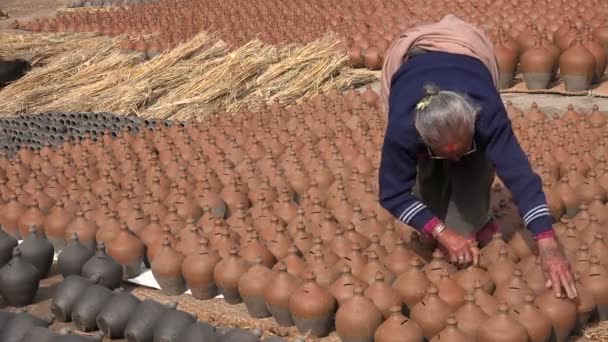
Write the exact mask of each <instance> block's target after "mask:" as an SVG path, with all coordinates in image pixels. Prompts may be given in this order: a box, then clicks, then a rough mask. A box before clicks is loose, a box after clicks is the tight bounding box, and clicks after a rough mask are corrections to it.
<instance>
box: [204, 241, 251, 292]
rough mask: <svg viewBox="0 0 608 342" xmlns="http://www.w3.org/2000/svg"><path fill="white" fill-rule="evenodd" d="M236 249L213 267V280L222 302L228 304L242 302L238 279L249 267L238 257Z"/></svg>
mask: <svg viewBox="0 0 608 342" xmlns="http://www.w3.org/2000/svg"><path fill="white" fill-rule="evenodd" d="M238 253H239V250H238V248H236V247H232V248H231V249H230V254H229V255H228V256H227V257H226V258H223V259H222V260H221V261H220V262H218V263H217V264H216V265H215V268H214V269H213V278H214V279H215V283H216V284H217V287H218V288H219V289H220V292H221V293H222V294H223V295H224V300H225V301H226V302H227V303H229V304H238V303H240V302H242V299H241V296H240V295H239V290H238V283H239V279H240V278H241V276H242V275H243V274H245V272H247V270H248V269H249V267H250V264H249V263H248V262H247V261H246V260H245V259H243V258H241V257H240V256H239V255H238Z"/></svg>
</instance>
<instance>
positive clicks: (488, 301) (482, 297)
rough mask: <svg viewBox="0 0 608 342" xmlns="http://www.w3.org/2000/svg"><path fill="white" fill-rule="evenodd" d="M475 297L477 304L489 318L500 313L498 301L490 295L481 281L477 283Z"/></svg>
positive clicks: (474, 291)
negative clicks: (497, 312)
mask: <svg viewBox="0 0 608 342" xmlns="http://www.w3.org/2000/svg"><path fill="white" fill-rule="evenodd" d="M473 296H474V297H475V303H477V305H479V307H480V308H481V309H482V310H483V311H484V312H485V313H486V314H487V315H488V316H492V315H494V314H495V313H496V311H498V300H496V298H494V297H493V296H492V295H490V294H488V293H487V292H486V291H485V290H484V289H483V286H482V285H481V282H479V281H477V282H475V289H474V290H473Z"/></svg>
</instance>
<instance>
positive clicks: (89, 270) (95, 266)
mask: <svg viewBox="0 0 608 342" xmlns="http://www.w3.org/2000/svg"><path fill="white" fill-rule="evenodd" d="M81 275H82V276H83V277H86V278H91V277H98V278H99V285H102V286H105V287H107V288H109V289H115V288H117V287H119V286H120V283H121V281H122V266H120V264H119V263H117V262H116V261H115V260H114V259H112V258H111V257H110V256H109V255H107V254H106V245H105V244H104V243H103V242H99V243H97V250H96V251H95V254H94V255H93V256H92V257H91V258H90V259H89V260H87V262H85V263H84V265H82V271H81Z"/></svg>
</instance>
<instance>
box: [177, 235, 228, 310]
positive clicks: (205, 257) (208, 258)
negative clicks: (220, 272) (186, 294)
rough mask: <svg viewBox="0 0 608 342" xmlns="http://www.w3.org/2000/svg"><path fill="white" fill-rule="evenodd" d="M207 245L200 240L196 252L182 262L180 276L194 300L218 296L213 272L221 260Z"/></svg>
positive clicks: (207, 242) (206, 241)
mask: <svg viewBox="0 0 608 342" xmlns="http://www.w3.org/2000/svg"><path fill="white" fill-rule="evenodd" d="M208 245H209V241H208V240H207V239H206V238H202V239H201V241H200V246H199V248H198V251H195V252H193V253H190V254H188V255H186V258H185V259H184V261H183V262H182V275H183V276H184V279H185V280H186V284H187V285H188V288H189V289H190V291H191V292H192V297H194V298H196V299H211V298H214V297H216V296H217V295H218V294H219V290H218V288H217V286H216V285H215V279H214V278H213V270H214V269H215V265H217V263H218V262H220V260H222V259H221V258H220V256H219V255H218V254H217V253H216V252H214V251H213V250H211V249H210V248H209V246H208Z"/></svg>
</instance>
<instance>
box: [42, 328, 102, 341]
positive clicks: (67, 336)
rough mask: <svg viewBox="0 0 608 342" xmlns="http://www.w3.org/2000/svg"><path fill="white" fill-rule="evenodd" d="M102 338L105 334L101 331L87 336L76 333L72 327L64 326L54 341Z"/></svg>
mask: <svg viewBox="0 0 608 342" xmlns="http://www.w3.org/2000/svg"><path fill="white" fill-rule="evenodd" d="M102 340H103V334H102V333H101V332H99V331H97V332H94V333H92V334H91V335H88V336H86V335H77V334H74V333H73V332H72V331H71V330H70V329H65V328H64V329H61V330H60V331H59V335H58V336H57V337H56V338H55V340H53V342H101V341H102Z"/></svg>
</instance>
